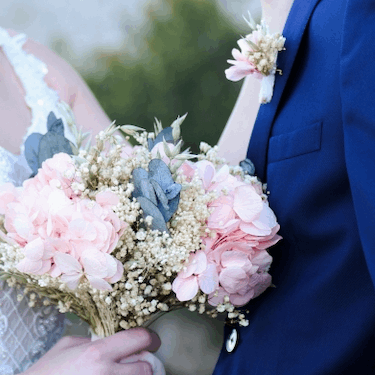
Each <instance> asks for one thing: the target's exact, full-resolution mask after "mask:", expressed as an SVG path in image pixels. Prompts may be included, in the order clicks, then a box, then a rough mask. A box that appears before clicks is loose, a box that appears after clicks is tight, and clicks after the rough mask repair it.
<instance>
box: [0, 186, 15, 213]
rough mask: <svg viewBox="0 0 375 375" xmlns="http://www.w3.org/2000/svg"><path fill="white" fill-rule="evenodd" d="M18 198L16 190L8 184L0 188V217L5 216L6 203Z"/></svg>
mask: <svg viewBox="0 0 375 375" xmlns="http://www.w3.org/2000/svg"><path fill="white" fill-rule="evenodd" d="M17 196H18V192H17V188H16V187H15V186H14V185H13V184H12V183H10V182H7V183H5V184H2V185H1V186H0V215H4V214H5V210H6V207H7V205H8V203H11V202H14V201H15V200H16V198H17Z"/></svg>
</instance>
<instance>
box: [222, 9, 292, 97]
mask: <svg viewBox="0 0 375 375" xmlns="http://www.w3.org/2000/svg"><path fill="white" fill-rule="evenodd" d="M244 19H245V21H246V22H247V24H248V25H249V26H250V28H251V30H252V32H251V33H250V34H248V35H246V37H244V38H241V39H239V40H238V41H237V43H238V45H239V47H240V49H241V51H239V50H238V49H236V48H233V50H232V55H233V57H234V59H235V60H228V63H230V64H232V65H233V66H231V67H230V68H228V69H227V70H226V71H225V75H226V77H227V79H229V80H230V81H234V82H236V81H239V80H240V79H242V78H244V77H246V76H247V75H250V74H251V75H253V76H254V77H256V78H257V79H260V80H262V83H261V90H260V93H259V102H260V103H261V104H265V103H269V102H270V101H271V99H272V94H273V87H274V83H275V74H276V72H278V73H279V74H282V71H281V70H280V69H277V67H276V60H277V55H278V52H280V51H282V50H285V48H284V44H285V38H284V37H283V36H282V35H281V34H280V33H275V34H270V32H269V28H268V26H267V24H266V23H265V22H264V21H263V20H262V21H261V23H260V24H256V23H255V21H254V19H253V18H252V16H251V14H250V12H249V19H248V20H247V19H246V18H245V17H244Z"/></svg>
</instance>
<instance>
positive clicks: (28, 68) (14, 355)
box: [0, 28, 74, 375]
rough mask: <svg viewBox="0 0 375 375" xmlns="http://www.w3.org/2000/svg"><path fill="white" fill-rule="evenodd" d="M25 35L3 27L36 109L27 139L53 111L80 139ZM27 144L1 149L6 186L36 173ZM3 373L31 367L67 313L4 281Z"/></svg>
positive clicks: (0, 314) (0, 311) (2, 40)
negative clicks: (33, 303) (37, 303)
mask: <svg viewBox="0 0 375 375" xmlns="http://www.w3.org/2000/svg"><path fill="white" fill-rule="evenodd" d="M26 40H27V37H26V36H25V35H24V34H19V35H17V36H15V37H10V36H9V34H8V33H7V31H6V30H4V29H2V28H0V47H1V48H2V49H3V51H4V52H5V54H6V56H7V58H8V59H9V61H10V63H11V64H12V66H13V68H14V71H15V73H16V74H17V76H18V77H19V79H20V81H21V83H22V85H23V87H24V89H25V93H26V96H25V102H26V104H27V106H28V107H29V108H30V110H31V114H32V123H31V125H30V127H29V128H28V129H27V132H26V134H25V137H24V140H23V141H25V140H26V138H27V137H28V136H29V135H30V134H31V133H41V134H45V133H46V132H47V117H48V114H49V112H50V111H53V112H54V113H55V115H56V117H57V118H62V119H63V122H64V128H65V137H66V138H67V139H69V140H70V141H72V142H73V143H74V137H73V135H72V134H71V131H70V129H69V128H68V126H67V123H66V121H65V118H64V113H63V111H62V110H60V107H59V101H60V98H59V96H58V94H57V93H56V92H55V91H54V90H52V89H51V88H49V87H48V86H47V84H46V83H45V82H44V76H45V75H46V74H47V72H48V69H47V67H46V65H45V64H44V63H43V62H42V61H40V60H38V59H37V58H36V57H35V56H33V55H31V54H27V53H26V52H25V51H24V50H23V49H22V46H23V44H24V43H25V41H26ZM23 153H24V146H23V144H22V145H21V155H20V156H17V155H13V154H12V153H10V152H9V151H7V150H5V149H4V148H2V147H0V184H3V183H5V182H12V183H13V184H15V185H16V186H20V185H22V182H23V181H24V180H25V179H26V178H28V177H29V176H30V174H31V173H32V171H31V169H30V168H29V166H28V164H27V162H26V159H25V156H24V154H23ZM0 288H1V289H0V375H13V374H18V373H20V372H23V371H25V370H27V369H28V368H29V367H30V366H31V365H32V364H33V363H34V362H36V361H37V360H38V359H39V358H40V357H41V356H42V355H43V354H44V353H45V352H47V351H48V350H49V349H50V348H51V347H52V346H54V345H55V344H56V342H57V341H58V340H59V339H60V338H61V336H62V334H63V332H64V329H65V324H66V320H65V316H64V315H63V314H61V313H59V311H58V310H57V308H55V307H54V306H42V307H29V306H28V302H27V299H25V298H24V299H23V300H22V301H21V302H18V301H17V294H22V292H21V290H17V289H13V288H10V287H9V286H8V284H7V283H6V282H4V281H2V280H0Z"/></svg>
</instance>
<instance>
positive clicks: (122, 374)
mask: <svg viewBox="0 0 375 375" xmlns="http://www.w3.org/2000/svg"><path fill="white" fill-rule="evenodd" d="M111 374H113V375H152V367H151V365H150V364H149V363H148V362H134V363H127V364H119V363H114V364H113V367H111Z"/></svg>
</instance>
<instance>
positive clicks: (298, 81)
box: [214, 0, 375, 375]
mask: <svg viewBox="0 0 375 375" xmlns="http://www.w3.org/2000/svg"><path fill="white" fill-rule="evenodd" d="M283 35H284V36H285V37H286V45H285V47H286V51H284V52H282V53H280V55H279V58H278V65H279V67H280V68H281V69H282V70H283V73H284V74H283V75H282V76H277V77H276V82H275V91H274V96H273V99H272V101H271V102H270V103H269V104H266V105H262V106H261V109H260V111H259V114H258V117H257V121H256V123H255V127H254V131H253V136H252V138H251V142H250V145H249V149H248V154H247V157H248V158H249V159H251V160H252V161H253V162H254V164H255V170H256V173H257V174H258V175H259V176H260V178H262V180H263V182H267V184H268V190H269V191H270V196H269V201H270V204H271V207H272V208H273V210H274V211H275V213H276V216H277V218H278V221H279V223H280V225H281V231H280V234H281V235H282V236H283V240H282V241H280V242H279V243H278V244H277V245H276V246H274V247H273V248H272V250H271V255H272V256H273V258H274V262H273V264H272V266H271V270H270V272H271V274H272V276H273V283H274V284H275V285H276V288H269V289H268V290H267V291H266V292H265V293H264V294H262V295H261V296H259V297H258V298H256V299H254V300H253V301H250V302H249V304H248V305H247V306H246V308H248V309H249V310H250V313H249V314H248V319H249V322H250V324H249V326H248V327H239V328H238V329H239V333H240V338H241V339H240V342H239V345H238V347H237V349H236V351H235V352H233V353H227V352H226V350H225V346H223V349H222V351H221V353H220V357H219V360H218V363H217V365H216V368H215V371H214V375H224V374H225V375H243V374H249V375H294V374H296V375H299V374H301V375H338V374H340V375H350V374H361V375H363V374H375V288H374V285H375V173H374V172H375V97H374V91H375V90H374V87H375V69H374V61H375V2H374V1H370V0H320V1H319V0H295V1H294V4H293V7H292V9H291V12H290V14H289V17H288V20H287V23H286V25H285V28H284V32H283ZM230 332H231V328H230V327H226V328H225V340H226V339H227V337H228V335H229V334H230Z"/></svg>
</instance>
